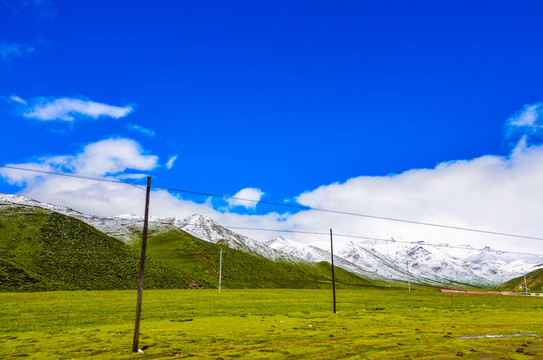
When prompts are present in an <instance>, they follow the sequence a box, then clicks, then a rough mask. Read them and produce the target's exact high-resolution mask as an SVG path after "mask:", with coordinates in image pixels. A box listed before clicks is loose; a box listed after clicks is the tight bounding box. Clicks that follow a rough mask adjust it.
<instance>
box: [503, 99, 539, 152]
mask: <svg viewBox="0 0 543 360" xmlns="http://www.w3.org/2000/svg"><path fill="white" fill-rule="evenodd" d="M506 129H507V137H508V138H509V140H510V141H512V142H513V144H515V145H516V144H517V143H518V142H519V139H521V138H523V141H524V142H526V143H527V144H534V143H537V144H540V143H542V142H543V134H542V130H543V103H541V102H539V103H535V104H528V105H525V106H524V108H523V109H522V110H520V111H517V112H516V113H515V114H514V115H513V116H511V117H510V118H509V119H507V122H506Z"/></svg>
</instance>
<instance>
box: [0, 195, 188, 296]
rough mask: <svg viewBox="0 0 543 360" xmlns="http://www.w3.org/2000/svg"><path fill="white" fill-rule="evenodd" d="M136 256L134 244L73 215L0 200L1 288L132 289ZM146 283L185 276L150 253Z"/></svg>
mask: <svg viewBox="0 0 543 360" xmlns="http://www.w3.org/2000/svg"><path fill="white" fill-rule="evenodd" d="M139 257H140V256H139V252H138V251H137V250H135V249H132V248H130V247H129V246H127V245H125V244H124V243H122V242H121V241H119V240H116V239H114V238H112V237H109V236H107V235H105V234H103V233H101V232H99V231H98V230H96V229H94V228H93V227H91V226H89V225H87V224H85V223H83V222H81V221H79V220H76V219H74V218H71V217H68V216H65V215H62V214H59V213H56V212H52V211H49V210H45V209H41V208H37V207H32V206H25V205H14V204H6V203H0V291H45V290H102V289H133V288H136V287H137V281H138V280H137V279H138V271H139ZM145 287H146V288H176V287H188V282H187V281H186V280H185V278H184V277H183V276H181V275H180V274H179V272H177V271H172V270H171V269H168V268H167V267H165V266H162V265H159V264H157V263H156V262H154V261H153V260H151V259H150V260H149V261H148V262H147V266H146V277H145Z"/></svg>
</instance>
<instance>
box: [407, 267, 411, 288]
mask: <svg viewBox="0 0 543 360" xmlns="http://www.w3.org/2000/svg"><path fill="white" fill-rule="evenodd" d="M407 287H408V288H409V292H411V274H410V273H409V260H407Z"/></svg>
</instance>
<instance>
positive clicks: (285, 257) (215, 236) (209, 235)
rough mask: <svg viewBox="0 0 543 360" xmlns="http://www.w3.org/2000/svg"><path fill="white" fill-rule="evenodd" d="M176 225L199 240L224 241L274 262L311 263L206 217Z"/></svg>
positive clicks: (179, 221)
mask: <svg viewBox="0 0 543 360" xmlns="http://www.w3.org/2000/svg"><path fill="white" fill-rule="evenodd" d="M174 225H175V226H176V227H177V228H179V229H181V230H183V231H185V232H187V233H189V234H191V235H192V236H195V237H197V238H199V239H202V240H206V241H209V242H212V243H217V242H219V241H224V242H225V243H226V244H228V246H229V247H231V248H234V249H237V250H240V251H245V252H253V253H257V254H259V255H260V256H263V257H265V258H267V259H270V260H273V261H291V262H301V261H311V260H307V259H305V260H303V259H301V258H300V257H298V256H292V255H291V254H287V253H285V252H282V251H280V250H277V249H274V248H272V247H269V246H267V245H266V244H263V243H261V242H259V241H256V240H254V239H251V238H249V237H247V236H243V235H240V234H237V233H235V232H233V231H231V230H229V229H227V228H225V227H223V226H221V225H219V224H217V223H216V222H215V221H213V220H212V219H211V218H209V217H207V216H204V215H199V214H195V215H192V216H189V217H188V218H186V219H183V220H176V221H175V222H174Z"/></svg>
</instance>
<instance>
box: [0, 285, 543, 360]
mask: <svg viewBox="0 0 543 360" xmlns="http://www.w3.org/2000/svg"><path fill="white" fill-rule="evenodd" d="M337 300H338V301H337V311H338V313H337V314H333V312H332V294H331V291H330V290H287V289H281V290H228V289H223V292H222V293H221V294H219V293H218V292H217V290H149V291H145V292H144V298H143V317H142V323H141V337H140V348H141V347H143V346H146V345H147V346H151V345H152V346H151V347H149V348H147V349H145V351H144V354H133V353H132V352H131V348H132V336H133V326H134V316H135V315H134V312H135V307H136V292H135V291H126V290H122V291H77V292H45V293H0V320H1V321H0V342H1V344H2V346H1V347H0V358H2V359H14V358H27V359H81V358H96V359H158V358H160V359H162V358H197V359H234V358H251V359H274V358H275V359H342V358H352V359H419V358H422V359H453V358H454V359H456V358H458V357H459V356H463V358H467V359H479V358H480V359H527V358H532V359H542V358H543V340H542V339H541V335H542V333H543V329H542V325H543V319H542V317H541V314H542V311H543V299H540V298H536V297H523V296H503V295H477V294H453V295H451V294H445V293H439V292H437V291H436V290H435V289H418V290H417V291H412V292H407V290H406V289H399V288H383V289H377V288H371V287H368V288H367V289H358V290H338V291H337ZM511 334H535V335H530V336H518V337H509V338H475V339H459V338H458V337H462V336H481V335H511Z"/></svg>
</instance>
